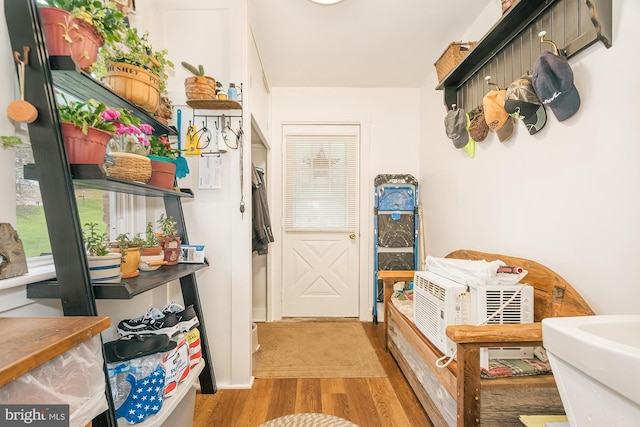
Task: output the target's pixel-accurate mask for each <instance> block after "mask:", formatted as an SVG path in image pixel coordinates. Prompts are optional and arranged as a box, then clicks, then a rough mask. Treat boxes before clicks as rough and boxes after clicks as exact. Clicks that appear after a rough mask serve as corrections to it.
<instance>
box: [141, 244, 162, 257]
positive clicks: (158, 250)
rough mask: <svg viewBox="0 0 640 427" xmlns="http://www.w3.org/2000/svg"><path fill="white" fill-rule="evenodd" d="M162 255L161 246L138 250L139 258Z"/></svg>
mask: <svg viewBox="0 0 640 427" xmlns="http://www.w3.org/2000/svg"><path fill="white" fill-rule="evenodd" d="M161 253H162V246H156V247H155V248H140V256H154V255H160V254H161Z"/></svg>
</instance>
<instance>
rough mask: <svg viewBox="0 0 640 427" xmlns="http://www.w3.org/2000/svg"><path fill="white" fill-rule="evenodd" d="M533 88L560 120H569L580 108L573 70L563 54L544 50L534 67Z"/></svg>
mask: <svg viewBox="0 0 640 427" xmlns="http://www.w3.org/2000/svg"><path fill="white" fill-rule="evenodd" d="M533 88H534V90H535V91H536V94H537V95H538V98H540V100H541V101H542V103H543V104H544V105H547V106H548V107H549V108H550V109H551V111H553V114H554V115H555V116H556V118H557V119H558V121H563V120H567V119H568V118H569V117H571V116H573V115H574V114H575V113H576V112H577V111H578V109H579V108H580V94H578V89H576V87H575V85H574V84H573V71H571V67H570V66H569V63H568V62H567V58H565V57H564V56H563V55H555V54H554V53H553V52H544V53H543V54H542V55H540V57H539V58H538V60H537V61H536V64H535V66H534V68H533Z"/></svg>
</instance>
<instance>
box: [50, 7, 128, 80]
mask: <svg viewBox="0 0 640 427" xmlns="http://www.w3.org/2000/svg"><path fill="white" fill-rule="evenodd" d="M38 11H39V15H40V20H41V22H42V27H43V32H44V37H45V40H46V43H47V50H48V52H49V55H62V56H71V57H72V58H73V59H74V60H75V61H76V63H77V64H78V66H79V67H80V68H81V69H82V70H84V71H88V70H89V69H90V68H91V66H92V64H93V63H94V62H95V61H96V58H97V54H98V49H99V48H100V46H102V45H103V43H104V42H109V43H114V42H118V41H120V40H121V39H122V34H123V31H124V28H125V27H126V24H125V21H124V15H123V14H122V13H121V12H120V11H118V9H117V7H116V4H115V3H113V2H102V1H96V0H42V4H40V7H39V8H38Z"/></svg>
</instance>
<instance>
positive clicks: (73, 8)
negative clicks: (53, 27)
mask: <svg viewBox="0 0 640 427" xmlns="http://www.w3.org/2000/svg"><path fill="white" fill-rule="evenodd" d="M41 2H42V3H44V4H46V5H47V6H51V7H55V8H58V9H62V10H66V11H67V12H71V13H72V14H73V15H74V16H76V17H78V18H79V19H82V20H84V21H87V22H88V23H90V24H91V25H93V27H94V28H95V30H96V33H98V34H99V35H100V36H101V37H102V38H103V40H104V41H105V42H106V43H113V42H119V41H121V40H122V37H123V34H124V31H125V28H126V25H127V24H126V22H125V19H124V15H123V14H122V12H120V11H119V10H118V8H117V6H116V4H115V3H114V2H112V1H107V2H103V1H100V0H41Z"/></svg>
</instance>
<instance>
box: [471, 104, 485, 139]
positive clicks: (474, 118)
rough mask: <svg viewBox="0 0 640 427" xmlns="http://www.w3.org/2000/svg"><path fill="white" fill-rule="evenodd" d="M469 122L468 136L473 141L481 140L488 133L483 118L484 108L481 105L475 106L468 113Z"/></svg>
mask: <svg viewBox="0 0 640 427" xmlns="http://www.w3.org/2000/svg"><path fill="white" fill-rule="evenodd" d="M469 116H470V117H471V124H470V125H469V137H471V138H472V139H473V140H474V141H475V142H482V141H484V140H485V139H486V138H487V135H488V134H489V126H487V122H486V121H485V119H484V109H483V108H482V106H479V107H476V108H474V109H473V110H471V112H470V113H469Z"/></svg>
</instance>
